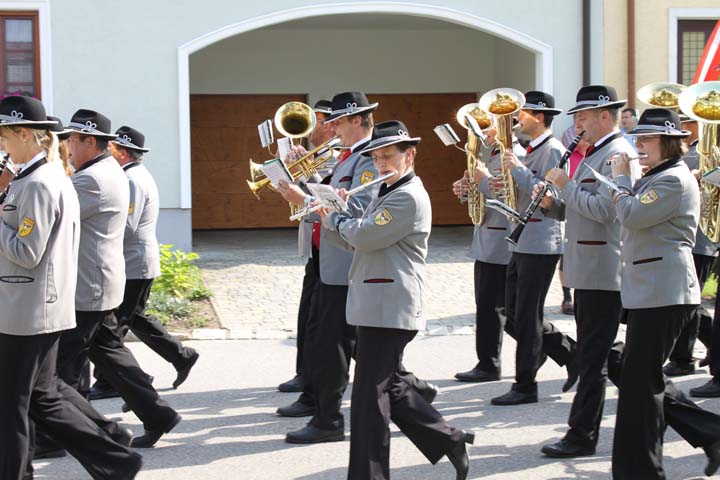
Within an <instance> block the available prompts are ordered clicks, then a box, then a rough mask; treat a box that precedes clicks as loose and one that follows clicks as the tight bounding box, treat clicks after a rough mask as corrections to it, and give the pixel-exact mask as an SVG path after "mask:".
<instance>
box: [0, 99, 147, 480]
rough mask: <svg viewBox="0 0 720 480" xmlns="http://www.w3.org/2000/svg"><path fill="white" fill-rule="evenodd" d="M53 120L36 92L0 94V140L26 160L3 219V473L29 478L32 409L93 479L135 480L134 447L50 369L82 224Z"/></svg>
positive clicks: (68, 324) (66, 317)
mask: <svg viewBox="0 0 720 480" xmlns="http://www.w3.org/2000/svg"><path fill="white" fill-rule="evenodd" d="M54 124H55V122H53V121H48V119H47V116H46V113H45V108H44V107H43V105H42V103H41V102H40V101H39V100H36V99H34V98H30V97H7V98H5V99H3V100H2V101H0V137H1V138H2V141H0V147H1V148H2V149H3V150H5V151H6V152H7V153H9V154H10V155H12V157H13V158H14V159H15V160H16V161H17V162H19V163H23V164H25V166H24V168H23V170H22V171H21V172H20V173H19V174H18V175H17V176H16V177H15V179H14V180H13V182H12V185H11V186H10V189H9V192H8V195H7V197H6V200H5V203H4V205H3V209H2V210H3V211H2V221H0V275H1V276H0V298H1V299H2V305H3V308H2V310H1V311H0V358H1V360H0V361H2V363H3V364H4V365H6V366H7V365H12V368H3V369H0V385H1V388H2V395H0V445H2V448H0V477H1V478H3V479H7V480H20V479H29V478H32V466H31V465H30V464H29V462H28V458H29V456H30V455H31V454H32V453H31V451H30V450H31V449H29V444H28V442H29V437H30V436H31V435H30V431H29V420H28V417H30V418H31V419H32V421H33V422H34V423H35V424H36V425H37V426H38V427H40V428H42V429H43V430H44V431H46V432H48V433H49V434H50V435H52V437H53V438H54V440H55V441H56V442H57V443H58V444H59V445H60V446H61V447H63V448H66V449H67V450H68V451H69V452H70V453H71V454H72V455H73V456H75V457H76V458H77V459H78V460H79V461H80V462H81V463H82V465H83V466H84V467H85V469H86V470H87V471H88V473H90V475H91V476H92V477H93V478H95V479H108V480H109V479H132V478H135V476H136V474H137V472H138V471H139V470H140V468H141V466H142V460H141V457H140V455H138V454H137V453H134V452H131V451H130V450H128V449H127V447H126V446H124V445H121V444H119V443H117V442H115V441H114V440H113V439H112V438H111V437H110V436H109V435H108V434H107V433H106V432H104V431H103V430H102V429H101V428H100V427H99V426H97V425H96V423H95V422H94V421H93V420H91V419H90V418H88V417H87V416H86V415H85V414H84V411H91V410H92V411H94V409H93V408H92V406H90V404H89V403H88V402H87V401H86V400H85V399H83V398H82V397H80V396H79V395H77V394H75V396H76V401H77V403H73V402H71V401H70V400H69V399H68V398H67V397H65V396H64V395H63V393H62V390H59V389H58V387H59V384H61V383H62V382H60V381H58V380H57V378H56V376H55V374H56V362H57V353H58V343H59V339H60V336H61V333H62V332H63V331H68V330H69V329H72V328H74V327H75V300H74V299H75V284H76V280H77V268H78V267H77V261H78V248H79V241H80V238H79V237H80V230H81V226H80V207H79V205H78V199H77V195H76V193H75V191H74V190H73V187H72V183H71V182H70V179H69V178H68V177H67V175H66V173H65V171H64V169H63V167H62V165H61V164H60V162H58V161H57V160H56V158H55V157H56V155H57V139H56V137H55V134H54V133H50V132H49V129H50V128H52V126H53V125H54ZM68 389H69V388H68ZM76 406H79V408H76ZM94 413H95V414H96V415H99V414H98V413H97V412H94ZM126 440H127V441H128V442H129V438H128V439H126ZM26 469H27V470H26Z"/></svg>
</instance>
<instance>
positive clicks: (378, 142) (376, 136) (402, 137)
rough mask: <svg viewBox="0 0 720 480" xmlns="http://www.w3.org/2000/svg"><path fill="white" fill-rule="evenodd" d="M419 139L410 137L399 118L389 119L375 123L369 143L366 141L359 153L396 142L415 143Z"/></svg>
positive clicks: (365, 153)
mask: <svg viewBox="0 0 720 480" xmlns="http://www.w3.org/2000/svg"><path fill="white" fill-rule="evenodd" d="M420 140H421V139H420V137H411V136H410V134H409V133H408V129H407V127H406V126H405V124H404V123H403V122H401V121H400V120H389V121H387V122H382V123H378V124H377V125H375V128H374V129H373V133H372V137H371V138H370V143H368V144H367V145H366V146H365V148H363V149H362V150H361V151H360V153H362V154H363V155H367V154H368V153H370V152H372V151H373V150H377V149H379V148H384V147H389V146H390V145H395V144H397V143H409V144H410V145H417V144H418V143H420Z"/></svg>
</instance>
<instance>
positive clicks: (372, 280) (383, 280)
mask: <svg viewBox="0 0 720 480" xmlns="http://www.w3.org/2000/svg"><path fill="white" fill-rule="evenodd" d="M363 283H395V280H393V279H392V278H368V279H366V280H363Z"/></svg>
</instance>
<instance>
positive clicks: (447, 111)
mask: <svg viewBox="0 0 720 480" xmlns="http://www.w3.org/2000/svg"><path fill="white" fill-rule="evenodd" d="M368 98H369V100H370V101H371V102H380V106H379V107H378V109H377V110H376V111H375V113H374V118H375V122H376V123H379V122H382V121H385V120H400V121H402V122H403V123H405V125H407V127H408V130H410V133H411V134H412V135H414V136H420V137H422V143H421V144H420V145H419V146H418V157H417V161H416V162H415V171H416V172H417V174H418V175H419V176H420V177H421V178H422V181H423V183H424V184H425V188H426V189H427V191H428V193H429V195H430V201H431V202H432V208H433V224H435V225H457V224H463V225H465V224H469V223H470V219H469V218H468V215H467V205H464V204H460V202H459V201H458V199H457V197H455V196H453V194H452V191H451V187H452V182H453V181H455V180H457V179H458V178H460V177H461V176H462V174H463V172H464V171H465V165H466V162H465V155H464V154H463V153H462V152H459V151H458V150H456V149H455V148H452V147H445V146H444V145H443V144H442V142H440V139H438V138H437V136H436V135H435V132H433V128H434V127H435V126H436V125H439V124H441V123H450V124H451V125H452V127H453V129H454V130H455V131H456V132H457V133H458V135H459V136H460V138H461V140H462V142H463V143H464V141H465V138H466V134H465V130H464V129H463V128H462V127H460V126H459V125H458V124H457V122H456V121H455V113H456V112H457V110H458V109H459V108H460V107H462V106H463V105H465V104H466V103H470V102H474V101H477V96H476V95H475V94H474V93H448V94H397V95H394V94H393V95H387V94H382V95H381V94H378V95H374V94H368Z"/></svg>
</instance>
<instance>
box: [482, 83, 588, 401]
mask: <svg viewBox="0 0 720 480" xmlns="http://www.w3.org/2000/svg"><path fill="white" fill-rule="evenodd" d="M525 98H526V103H525V105H523V106H522V108H521V110H520V112H519V113H518V123H519V125H520V132H521V133H524V134H526V135H528V136H530V138H531V139H532V140H531V142H530V146H529V147H528V149H527V155H526V156H525V158H524V159H523V160H522V161H520V160H519V159H518V158H517V157H516V156H515V154H514V153H513V152H512V151H506V152H505V156H504V158H503V164H504V167H505V168H506V169H508V170H510V171H511V172H512V176H513V179H514V180H515V184H516V185H517V189H518V205H519V207H520V208H521V211H523V210H525V209H526V208H527V206H528V205H529V204H530V202H531V200H532V199H531V195H532V191H533V188H534V186H535V185H536V184H537V183H538V182H540V181H541V180H542V179H543V178H544V177H545V173H546V172H547V171H549V170H550V169H551V168H553V167H554V166H555V165H557V164H558V162H559V161H560V158H561V157H562V156H563V153H564V152H565V148H564V147H563V146H562V144H561V143H560V141H559V140H557V139H555V138H554V137H553V134H552V130H550V125H551V124H552V121H553V118H554V117H555V115H558V114H559V113H561V112H562V110H560V109H557V108H554V107H555V99H554V98H553V96H552V95H550V94H547V93H545V92H537V91H531V92H527V93H526V94H525ZM510 249H511V251H512V256H511V258H510V263H509V264H508V267H507V279H506V281H507V285H506V294H505V298H506V302H505V313H506V315H507V321H508V322H509V323H511V324H512V325H513V328H514V330H515V338H516V339H517V350H516V355H515V359H516V365H515V383H514V384H513V385H512V388H511V390H510V391H509V392H508V393H506V394H504V395H500V396H499V397H495V398H493V399H492V400H491V403H492V404H493V405H518V404H523V403H536V402H537V401H538V399H537V398H538V397H537V383H536V382H535V377H536V375H537V371H538V369H539V368H540V365H541V364H542V362H543V360H544V359H543V356H544V355H543V348H546V349H552V350H554V351H555V352H556V353H555V354H554V355H553V356H554V357H555V358H557V359H560V362H561V365H562V364H566V365H567V368H568V382H566V384H565V386H564V387H563V390H564V391H565V390H567V389H569V388H570V387H571V386H572V384H573V383H574V379H575V378H577V377H576V376H575V375H574V373H573V371H574V370H575V363H574V362H572V358H573V356H572V354H571V352H572V350H573V347H574V341H573V340H572V339H571V338H570V337H568V336H567V335H564V334H563V333H562V332H560V331H559V330H557V329H555V328H554V327H553V326H552V324H550V323H549V322H545V321H544V319H543V308H544V306H545V296H546V295H547V292H548V289H549V288H550V283H551V282H552V278H553V275H554V274H555V267H556V266H557V262H558V260H559V259H560V256H561V255H562V253H563V224H562V222H560V221H557V220H554V219H549V218H542V215H540V213H539V212H536V213H535V214H534V215H533V217H532V218H531V219H530V221H529V222H528V225H527V227H526V228H525V231H524V232H523V235H522V237H520V241H519V242H518V245H517V246H511V247H510ZM546 324H547V325H546ZM545 329H547V330H548V332H547V333H545V334H543V330H545ZM563 355H564V358H563Z"/></svg>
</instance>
